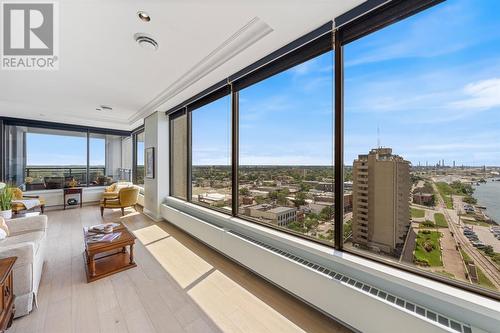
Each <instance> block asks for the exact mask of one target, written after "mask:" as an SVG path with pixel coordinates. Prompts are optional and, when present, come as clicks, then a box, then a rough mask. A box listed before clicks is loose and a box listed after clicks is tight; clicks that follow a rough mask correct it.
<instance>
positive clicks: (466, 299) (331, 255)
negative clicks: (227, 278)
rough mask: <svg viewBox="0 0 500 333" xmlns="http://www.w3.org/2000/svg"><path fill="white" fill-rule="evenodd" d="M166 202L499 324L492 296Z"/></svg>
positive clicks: (456, 313)
mask: <svg viewBox="0 0 500 333" xmlns="http://www.w3.org/2000/svg"><path fill="white" fill-rule="evenodd" d="M166 206H170V207H172V208H174V209H177V210H179V211H181V212H183V213H185V214H188V215H191V216H193V217H195V218H198V219H201V220H203V221H205V222H208V223H210V224H213V225H215V226H218V227H220V228H225V229H228V230H234V231H237V232H239V233H242V234H246V235H248V236H251V237H253V238H257V239H258V240H261V241H263V242H267V243H269V242H271V243H273V245H274V246H276V247H278V248H282V249H283V250H288V251H290V252H294V253H296V254H297V255H298V254H300V255H301V256H303V257H305V258H307V259H309V260H311V261H315V262H317V263H320V264H323V265H325V266H330V267H331V268H332V269H335V270H336V271H339V272H341V273H343V274H346V275H348V276H351V277H353V278H357V279H359V280H361V281H366V282H369V283H371V284H372V285H374V286H376V287H379V288H381V289H384V290H387V291H389V292H392V293H394V294H396V295H399V296H401V297H404V298H406V299H409V300H412V301H414V302H415V303H417V304H421V305H424V306H428V307H429V308H433V309H435V310H437V311H441V312H443V313H448V314H449V315H450V316H452V317H455V318H462V319H463V320H464V321H466V322H470V323H471V324H474V323H484V322H489V323H492V322H496V324H499V323H498V318H500V307H499V303H498V302H497V301H495V300H492V299H490V298H487V297H484V296H481V295H478V294H475V293H472V292H469V291H466V290H462V289H459V288H456V287H453V286H450V285H447V284H444V283H441V282H439V281H434V280H431V279H428V278H425V277H423V276H419V275H416V274H412V273H410V272H406V271H404V270H401V269H397V268H394V267H391V266H388V265H384V264H382V263H379V262H376V261H373V260H369V259H366V258H363V257H361V256H358V255H355V254H351V253H347V252H343V251H337V250H335V249H333V248H331V247H328V246H326V245H322V244H319V243H315V242H313V241H309V240H307V239H302V238H300V237H297V236H294V235H291V234H287V233H284V232H281V231H279V230H275V229H273V228H269V227H265V226H263V225H259V224H256V223H252V222H249V221H246V220H242V219H240V218H235V217H232V216H228V215H226V214H223V213H220V212H217V211H213V210H211V209H209V208H205V207H202V206H199V205H196V204H192V203H188V202H185V201H182V200H179V199H177V198H173V197H168V198H167V199H166ZM340 319H341V318H340ZM478 326H479V325H478Z"/></svg>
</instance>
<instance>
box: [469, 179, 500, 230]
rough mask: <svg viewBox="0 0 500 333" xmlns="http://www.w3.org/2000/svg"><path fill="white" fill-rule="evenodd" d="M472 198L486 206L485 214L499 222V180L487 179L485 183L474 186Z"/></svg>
mask: <svg viewBox="0 0 500 333" xmlns="http://www.w3.org/2000/svg"><path fill="white" fill-rule="evenodd" d="M474 188H475V191H474V198H476V199H477V203H478V204H479V205H481V206H485V207H486V215H488V216H489V217H490V218H491V219H493V220H494V221H495V222H496V223H497V224H500V181H491V180H488V182H487V183H486V184H481V185H480V186H474Z"/></svg>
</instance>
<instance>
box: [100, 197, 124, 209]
mask: <svg viewBox="0 0 500 333" xmlns="http://www.w3.org/2000/svg"><path fill="white" fill-rule="evenodd" d="M100 204H101V207H106V208H120V207H122V205H121V204H120V200H119V199H112V200H108V199H106V203H105V202H104V199H103V200H101V203H100Z"/></svg>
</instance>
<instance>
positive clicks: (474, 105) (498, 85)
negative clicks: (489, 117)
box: [451, 78, 500, 110]
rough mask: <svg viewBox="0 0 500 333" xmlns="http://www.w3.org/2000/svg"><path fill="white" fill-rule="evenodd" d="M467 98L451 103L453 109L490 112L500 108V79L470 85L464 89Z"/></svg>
mask: <svg viewBox="0 0 500 333" xmlns="http://www.w3.org/2000/svg"><path fill="white" fill-rule="evenodd" d="M463 93H464V94H465V95H467V96H468V97H467V98H464V99H461V100H458V101H455V102H453V103H451V106H452V107H456V108H465V109H477V110H488V109H491V108H494V107H498V106H500V78H492V79H487V80H481V81H477V82H473V83H469V84H468V85H466V86H465V88H464V89H463Z"/></svg>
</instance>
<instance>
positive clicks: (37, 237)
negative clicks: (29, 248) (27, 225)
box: [0, 231, 45, 255]
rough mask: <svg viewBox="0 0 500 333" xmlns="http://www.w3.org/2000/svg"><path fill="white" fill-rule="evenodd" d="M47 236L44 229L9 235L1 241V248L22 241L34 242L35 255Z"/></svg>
mask: <svg viewBox="0 0 500 333" xmlns="http://www.w3.org/2000/svg"><path fill="white" fill-rule="evenodd" d="M43 237H45V232H43V231H33V232H28V233H25V234H19V235H15V236H9V237H7V238H5V239H4V240H1V241H0V248H1V247H4V246H5V247H7V246H12V245H15V244H20V243H32V244H33V248H34V251H35V255H37V253H38V249H39V248H40V243H41V241H42V240H43Z"/></svg>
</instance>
